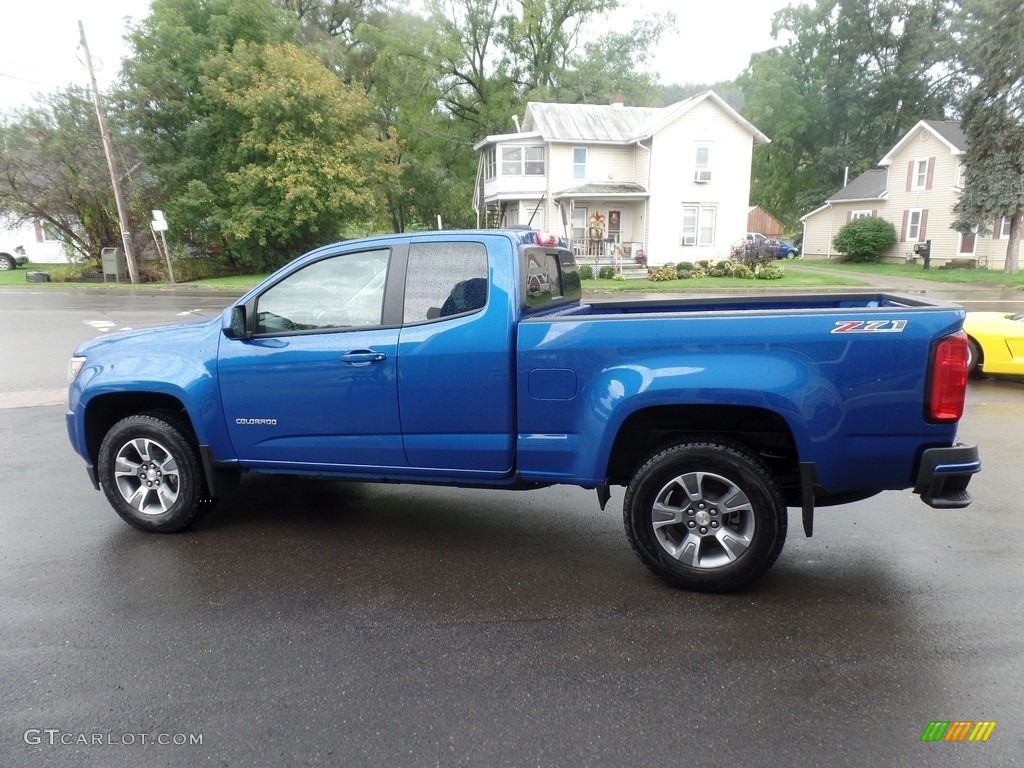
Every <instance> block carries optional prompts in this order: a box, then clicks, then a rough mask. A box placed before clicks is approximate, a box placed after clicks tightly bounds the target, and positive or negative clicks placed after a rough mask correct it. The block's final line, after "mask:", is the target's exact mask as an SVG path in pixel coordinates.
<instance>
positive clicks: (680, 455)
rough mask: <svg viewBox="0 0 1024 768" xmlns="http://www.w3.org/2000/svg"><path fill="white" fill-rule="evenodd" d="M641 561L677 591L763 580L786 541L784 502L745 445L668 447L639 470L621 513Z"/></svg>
mask: <svg viewBox="0 0 1024 768" xmlns="http://www.w3.org/2000/svg"><path fill="white" fill-rule="evenodd" d="M622 516H623V522H624V524H625V527H626V536H627V537H628V538H629V542H630V544H631V545H632V546H633V550H634V551H635V552H636V554H637V556H638V557H639V558H640V560H641V562H643V564H644V565H646V566H647V567H648V568H650V569H651V570H652V571H653V572H654V573H655V574H657V575H658V576H659V577H660V578H662V579H663V580H665V581H667V582H668V583H669V584H672V585H673V586H676V587H681V588H683V589H689V590H693V591H697V592H729V591H731V590H734V589H738V588H739V587H742V586H744V585H746V584H749V583H750V582H752V581H754V580H755V579H757V578H758V577H759V576H761V575H762V574H763V573H764V572H765V571H766V570H768V568H770V567H771V565H772V564H773V563H774V562H775V560H776V559H777V558H778V556H779V553H780V552H781V551H782V545H783V544H784V543H785V541H786V528H787V524H788V516H787V511H786V504H785V502H784V501H783V497H782V493H781V492H780V491H779V487H778V484H777V483H776V481H775V479H774V477H773V476H772V474H771V473H770V472H769V471H768V468H767V467H766V466H765V465H764V463H763V462H762V461H761V460H760V459H759V458H758V457H757V456H755V455H754V454H753V453H751V452H750V451H749V450H748V449H747V448H745V447H743V446H740V445H737V444H733V443H729V442H726V441H722V440H719V439H717V438H693V439H691V440H687V441H684V442H679V443H675V444H672V445H669V446H667V447H665V448H664V449H662V450H661V451H659V452H658V453H656V454H655V455H653V456H651V458H649V459H648V460H647V461H646V462H645V463H644V464H643V466H641V467H640V469H638V470H637V472H636V474H635V475H634V476H633V479H632V480H631V481H630V483H629V487H628V488H627V490H626V497H625V500H624V502H623V508H622Z"/></svg>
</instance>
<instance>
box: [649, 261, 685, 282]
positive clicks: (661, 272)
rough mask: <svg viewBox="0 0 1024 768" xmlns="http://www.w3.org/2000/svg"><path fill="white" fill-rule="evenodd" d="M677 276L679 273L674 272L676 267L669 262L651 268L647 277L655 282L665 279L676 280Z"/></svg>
mask: <svg viewBox="0 0 1024 768" xmlns="http://www.w3.org/2000/svg"><path fill="white" fill-rule="evenodd" d="M678 277H679V275H678V273H677V272H676V268H675V267H674V266H672V265H671V264H666V265H665V266H663V267H658V268H657V269H655V270H652V271H651V274H650V275H648V277H647V279H648V280H651V281H653V282H655V283H663V282H665V281H667V280H676V279H678Z"/></svg>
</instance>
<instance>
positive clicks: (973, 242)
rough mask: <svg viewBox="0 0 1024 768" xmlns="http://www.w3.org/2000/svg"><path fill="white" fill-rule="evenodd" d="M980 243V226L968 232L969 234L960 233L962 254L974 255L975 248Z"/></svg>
mask: <svg viewBox="0 0 1024 768" xmlns="http://www.w3.org/2000/svg"><path fill="white" fill-rule="evenodd" d="M977 244H978V228H977V227H975V228H974V231H972V232H968V233H967V234H963V233H961V234H960V254H961V255H964V256H973V255H974V249H975V247H976V246H977Z"/></svg>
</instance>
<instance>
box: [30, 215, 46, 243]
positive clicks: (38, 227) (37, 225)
mask: <svg viewBox="0 0 1024 768" xmlns="http://www.w3.org/2000/svg"><path fill="white" fill-rule="evenodd" d="M32 227H33V228H34V229H35V235H36V242H37V243H41V242H43V225H42V223H41V222H40V221H39V219H36V220H35V221H33V222H32Z"/></svg>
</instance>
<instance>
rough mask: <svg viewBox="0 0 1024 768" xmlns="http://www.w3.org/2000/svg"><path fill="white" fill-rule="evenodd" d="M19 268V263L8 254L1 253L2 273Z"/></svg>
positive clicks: (0, 267) (0, 266)
mask: <svg viewBox="0 0 1024 768" xmlns="http://www.w3.org/2000/svg"><path fill="white" fill-rule="evenodd" d="M17 266H18V262H16V261H15V260H14V259H12V258H11V257H10V256H8V255H7V254H6V253H0V272H6V271H7V270H8V269H16V268H17Z"/></svg>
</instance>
